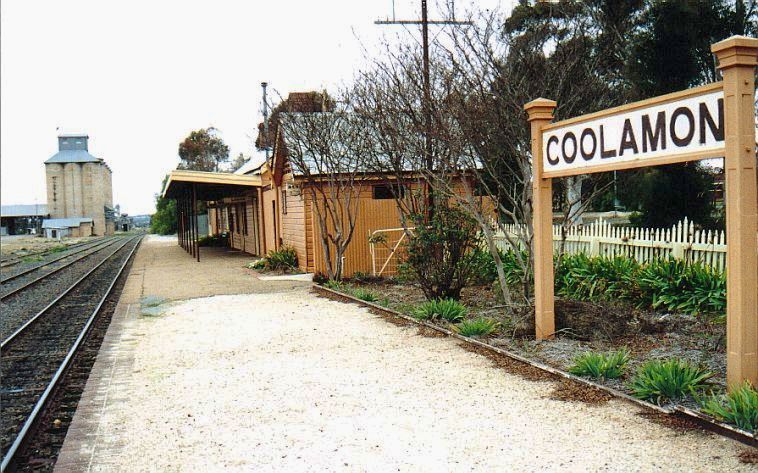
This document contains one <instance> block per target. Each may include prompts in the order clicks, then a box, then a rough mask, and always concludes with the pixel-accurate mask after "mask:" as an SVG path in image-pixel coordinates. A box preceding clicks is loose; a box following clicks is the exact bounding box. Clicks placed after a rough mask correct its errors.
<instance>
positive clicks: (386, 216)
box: [163, 94, 494, 277]
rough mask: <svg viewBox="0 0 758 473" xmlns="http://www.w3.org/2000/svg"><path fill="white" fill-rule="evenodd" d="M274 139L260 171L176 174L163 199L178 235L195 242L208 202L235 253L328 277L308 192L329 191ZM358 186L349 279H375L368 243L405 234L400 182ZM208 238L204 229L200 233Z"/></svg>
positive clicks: (368, 181) (408, 184)
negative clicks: (289, 258) (169, 203)
mask: <svg viewBox="0 0 758 473" xmlns="http://www.w3.org/2000/svg"><path fill="white" fill-rule="evenodd" d="M292 95H298V94H291V96H292ZM291 102H296V103H297V101H291ZM295 112H297V111H295ZM307 112H309V113H328V112H318V111H315V112H314V111H313V110H307ZM276 136H277V138H276V140H274V146H273V152H272V156H271V157H270V158H268V159H262V160H261V161H259V162H257V163H254V162H248V164H246V165H245V166H243V167H242V168H240V169H239V170H238V171H236V172H235V173H234V174H230V173H214V172H200V171H188V170H175V171H172V172H171V174H170V175H169V179H168V181H167V183H166V187H165V189H164V193H163V195H164V197H166V198H172V199H176V200H177V202H178V209H179V210H178V213H179V214H180V220H181V219H182V217H181V215H182V214H184V215H185V221H184V223H182V222H181V221H180V223H179V227H180V230H179V231H180V234H181V232H182V225H184V226H185V227H187V226H190V229H189V232H188V233H189V234H190V235H193V234H197V230H196V229H194V230H193V229H192V228H191V227H192V225H196V224H195V223H193V221H194V217H192V216H193V215H195V214H196V209H193V204H192V202H193V201H194V200H196V201H202V202H204V203H205V206H206V208H207V209H208V224H207V228H208V232H209V234H210V235H226V236H227V238H228V241H227V244H228V246H229V247H231V248H233V249H236V250H240V251H243V252H246V253H249V254H251V255H255V256H264V255H266V254H268V253H269V252H270V251H273V250H278V249H280V248H282V247H285V246H286V247H291V248H293V249H294V250H295V251H296V253H297V260H298V266H299V269H300V270H301V271H304V272H308V273H315V272H322V273H325V272H326V264H327V263H326V260H325V258H326V256H325V251H324V248H323V245H322V243H321V241H322V238H321V230H320V225H319V220H318V216H317V209H316V208H315V207H316V205H317V203H314V201H313V197H312V192H311V191H310V189H309V186H313V185H320V186H328V184H325V183H321V184H314V180H313V179H310V180H309V179H306V177H305V176H303V175H300V174H298V173H297V172H296V171H294V170H293V168H292V166H290V164H289V162H288V156H287V148H288V146H291V144H289V143H288V138H287V137H286V136H284V134H283V133H281V132H277V135H276ZM311 177H313V176H311ZM403 181H404V182H403V191H404V192H416V191H418V190H419V186H421V185H422V184H421V183H420V182H419V180H418V179H417V178H414V177H413V176H412V175H411V174H410V173H409V174H408V178H407V180H405V179H403ZM355 185H356V186H357V187H358V188H359V190H358V193H357V196H358V203H357V208H358V210H357V218H356V221H355V229H354V234H353V238H352V240H351V242H350V244H349V245H348V248H347V250H346V252H345V254H344V261H343V264H344V266H343V274H344V275H345V276H348V277H349V276H352V275H353V274H355V273H356V272H361V273H364V274H376V272H377V269H378V268H377V266H376V258H375V257H374V255H372V250H371V245H370V241H369V237H370V236H371V235H372V234H373V232H375V231H377V230H385V229H395V230H402V222H401V219H400V214H399V212H398V209H397V203H396V202H395V199H394V194H393V191H392V190H391V189H392V188H393V186H397V181H396V179H395V177H387V176H381V175H372V174H371V173H365V174H364V175H363V176H361V177H360V178H359V179H358V180H357V182H356V183H355ZM326 192H327V193H328V191H326ZM317 194H318V193H317ZM482 199H486V198H485V197H482ZM183 209H184V210H183ZM493 215H494V214H493ZM187 217H189V218H187ZM203 230H205V228H203V229H201V230H200V231H201V232H202V231H203ZM201 234H202V233H201ZM192 238H195V239H196V238H197V237H192ZM180 239H181V236H180ZM190 243H192V242H190ZM195 251H197V252H199V249H191V252H193V253H194V252H195Z"/></svg>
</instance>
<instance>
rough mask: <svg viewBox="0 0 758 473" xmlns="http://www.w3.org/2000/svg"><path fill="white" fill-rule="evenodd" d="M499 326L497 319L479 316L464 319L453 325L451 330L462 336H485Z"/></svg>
mask: <svg viewBox="0 0 758 473" xmlns="http://www.w3.org/2000/svg"><path fill="white" fill-rule="evenodd" d="M498 328H500V324H498V323H497V321H495V320H492V319H488V318H486V317H479V318H476V319H473V320H464V321H463V322H461V323H459V324H458V325H456V326H454V327H453V330H455V331H456V332H458V333H460V334H461V335H463V336H464V337H486V336H487V335H490V334H492V333H494V332H496V331H497V330H498Z"/></svg>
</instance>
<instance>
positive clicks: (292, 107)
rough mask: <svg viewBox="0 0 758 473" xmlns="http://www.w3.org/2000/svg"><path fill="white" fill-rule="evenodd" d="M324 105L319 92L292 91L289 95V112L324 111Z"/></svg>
mask: <svg viewBox="0 0 758 473" xmlns="http://www.w3.org/2000/svg"><path fill="white" fill-rule="evenodd" d="M323 105H324V104H323V98H322V96H321V94H320V93H319V92H290V94H289V95H288V96H287V111H288V112H300V113H306V112H323V111H324V106H323Z"/></svg>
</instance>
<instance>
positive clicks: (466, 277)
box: [404, 201, 479, 300]
mask: <svg viewBox="0 0 758 473" xmlns="http://www.w3.org/2000/svg"><path fill="white" fill-rule="evenodd" d="M411 221H412V223H413V225H414V227H415V230H414V231H413V235H411V236H410V239H409V241H408V244H407V245H406V250H407V255H406V259H405V261H404V262H405V263H406V264H407V265H408V268H409V270H410V273H411V274H412V277H413V279H414V280H415V281H416V282H417V283H418V285H419V287H421V290H422V291H423V292H424V295H425V296H426V298H427V299H429V300H433V299H448V298H452V299H460V296H461V290H462V289H463V287H464V286H466V284H468V283H469V281H470V278H471V275H472V271H473V268H472V267H471V266H469V265H468V264H467V261H466V255H467V254H468V253H469V252H471V251H474V250H476V248H478V247H479V225H478V224H477V223H476V221H475V220H474V219H473V218H471V216H470V215H469V214H467V213H466V212H465V211H464V210H463V209H461V208H459V207H457V206H454V205H446V204H444V203H443V202H442V201H441V202H439V203H438V205H435V207H434V213H433V214H432V215H431V216H429V215H428V214H425V213H420V214H416V215H412V216H411Z"/></svg>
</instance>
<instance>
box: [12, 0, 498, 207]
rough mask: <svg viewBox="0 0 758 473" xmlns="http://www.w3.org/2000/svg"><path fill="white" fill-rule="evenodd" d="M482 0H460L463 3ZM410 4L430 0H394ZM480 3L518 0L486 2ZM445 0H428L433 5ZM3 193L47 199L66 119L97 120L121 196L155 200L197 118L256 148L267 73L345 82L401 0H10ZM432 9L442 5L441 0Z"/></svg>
mask: <svg viewBox="0 0 758 473" xmlns="http://www.w3.org/2000/svg"><path fill="white" fill-rule="evenodd" d="M472 1H473V0H468V1H464V0H459V1H458V2H457V8H458V10H459V11H463V10H464V9H465V8H467V7H468V6H469V5H470V4H471V3H472ZM395 3H396V12H397V15H398V18H401V17H402V18H404V19H405V18H409V17H416V16H417V15H418V11H419V4H420V1H419V0H396V1H395ZM477 3H478V4H479V5H480V7H482V8H483V7H492V6H496V5H498V4H503V5H509V4H511V3H512V2H511V1H508V0H503V1H498V0H486V1H479V2H477ZM431 4H435V2H433V1H430V5H431ZM0 8H1V11H0V15H1V20H0V21H1V22H2V24H1V25H0V35H1V36H2V37H1V38H0V40H1V43H0V87H1V88H0V93H1V94H2V97H0V114H1V116H0V137H1V138H2V139H1V140H0V166H1V169H0V178H1V179H2V182H1V183H0V184H1V187H0V190H1V192H2V196H1V198H2V203H3V204H33V203H35V202H37V203H45V202H46V196H45V172H44V165H43V162H44V161H45V160H46V159H48V158H49V157H50V156H52V155H53V154H55V152H56V151H57V139H56V136H57V133H58V131H57V129H60V131H62V132H86V133H87V134H89V136H90V141H89V150H90V153H91V154H93V155H95V156H97V157H99V158H103V159H105V161H106V162H107V163H108V164H109V166H110V167H111V169H112V170H113V199H114V204H121V208H122V211H124V212H128V213H130V214H132V215H136V214H142V213H151V212H153V211H154V205H153V204H154V202H153V199H154V197H153V196H154V194H155V193H156V192H158V190H159V188H160V184H161V180H162V178H163V176H164V175H165V174H166V173H168V172H169V171H170V170H172V169H174V168H175V167H176V164H177V163H178V157H177V147H178V144H179V142H180V141H181V140H182V139H183V138H184V137H185V136H187V135H188V134H189V132H190V131H192V130H195V129H198V128H204V127H208V126H214V127H216V128H218V129H219V130H220V132H221V136H222V138H223V139H224V141H225V142H226V143H227V144H228V145H229V147H230V148H231V152H230V156H231V157H234V156H236V155H237V154H238V153H239V152H245V153H249V152H251V151H252V139H254V132H253V131H254V130H255V127H256V124H257V123H258V122H260V121H261V114H260V108H261V105H260V104H261V91H260V82H261V81H268V82H269V83H270V85H271V87H272V88H273V89H274V90H273V93H274V94H276V92H278V93H280V94H281V95H282V96H286V95H287V93H289V92H291V91H305V90H321V89H324V88H326V89H327V90H333V89H334V88H335V87H337V86H339V85H340V84H343V83H344V82H345V81H349V80H350V79H351V77H352V76H353V72H354V71H355V69H356V67H360V66H361V65H362V64H364V61H365V59H364V53H363V50H362V47H361V43H363V44H364V45H366V46H367V47H368V48H369V51H371V48H372V46H374V45H376V44H377V42H378V41H379V40H380V39H381V37H382V35H389V36H390V37H394V35H397V34H399V35H401V37H403V38H405V39H406V40H413V39H414V38H416V40H417V39H418V36H419V35H418V34H417V30H403V29H402V28H401V27H386V26H385V27H381V26H376V25H374V24H373V21H374V20H375V19H378V18H386V17H387V16H388V15H391V12H392V1H391V0H371V1H368V0H365V1H356V0H321V1H310V0H301V1H295V0H277V1H273V2H271V1H239V0H223V1H222V0H217V1H212V2H211V1H187V0H182V1H134V0H132V1H107V2H103V1H74V0H67V1H65V2H62V1H54V0H49V1H38V0H35V1H28V0H4V1H3V2H2V6H1V7H0ZM430 16H432V17H433V16H436V15H435V14H434V12H432V14H431V15H430Z"/></svg>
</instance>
